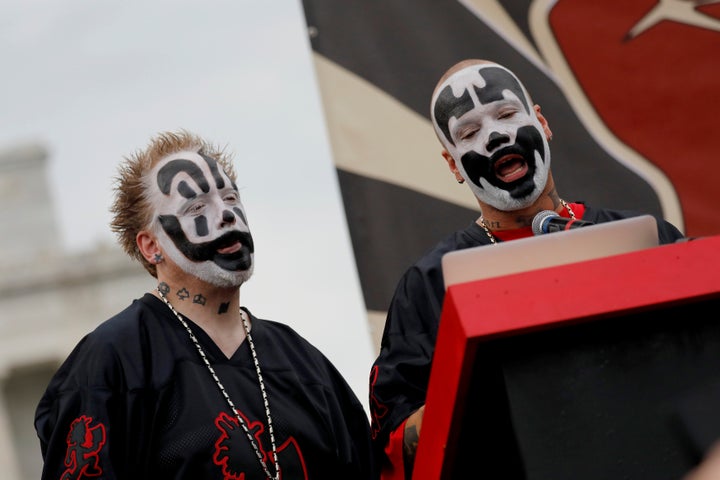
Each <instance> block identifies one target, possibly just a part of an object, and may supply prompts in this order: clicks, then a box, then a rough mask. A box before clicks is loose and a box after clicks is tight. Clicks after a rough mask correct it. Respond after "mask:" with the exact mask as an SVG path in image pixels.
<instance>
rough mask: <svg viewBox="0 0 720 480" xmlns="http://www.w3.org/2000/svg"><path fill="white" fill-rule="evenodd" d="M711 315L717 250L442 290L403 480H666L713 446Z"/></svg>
mask: <svg viewBox="0 0 720 480" xmlns="http://www.w3.org/2000/svg"><path fill="white" fill-rule="evenodd" d="M551 235H552V234H551ZM719 312H720V236H717V237H706V238H698V239H694V240H688V241H681V242H678V243H675V244H671V245H662V246H657V247H654V248H649V249H645V250H640V251H635V252H631V253H624V254H620V255H612V256H608V257H604V258H596V259H592V260H588V261H581V262H575V263H570V264H566V265H560V266H553V267H549V268H542V269H539V270H533V271H527V272H521V273H513V274H509V275H503V276H500V277H495V278H489V279H483V280H476V281H469V282H465V283H459V284H456V285H452V286H450V287H448V289H447V293H446V297H445V303H444V305H443V311H442V316H441V322H440V327H439V331H438V339H437V344H436V348H435V353H434V358H433V365H432V370H431V374H430V382H429V388H428V394H427V399H426V407H425V414H424V419H423V424H422V430H421V435H420V442H419V445H418V451H417V456H416V460H415V467H414V471H413V472H414V473H413V479H414V480H438V479H454V478H464V475H463V474H468V475H469V476H470V478H488V479H502V480H508V479H510V480H512V479H527V480H564V479H567V480H578V479H582V480H593V479H598V480H608V479H621V478H622V479H638V480H645V479H653V480H662V479H674V480H677V479H679V478H680V477H681V476H682V475H683V474H684V473H685V472H687V471H688V470H689V469H690V468H692V467H693V466H694V465H695V464H696V463H697V462H698V461H699V460H700V457H701V455H702V453H703V452H704V450H705V449H706V448H707V447H708V446H709V444H710V443H711V442H712V441H713V440H715V439H720V313H719Z"/></svg>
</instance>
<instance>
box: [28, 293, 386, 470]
mask: <svg viewBox="0 0 720 480" xmlns="http://www.w3.org/2000/svg"><path fill="white" fill-rule="evenodd" d="M248 314H249V312H248ZM251 319H252V330H251V334H252V338H253V342H254V344H255V348H256V351H257V355H258V361H259V363H260V367H261V369H262V376H263V382H264V384H265V387H266V390H267V396H268V402H269V405H270V410H271V417H272V426H273V429H274V437H275V444H276V448H277V451H278V462H279V464H280V467H281V471H282V478H288V479H289V478H293V479H295V478H298V479H337V478H346V479H370V478H376V477H375V474H374V466H373V463H372V458H371V455H370V440H369V422H368V417H367V414H366V413H365V411H364V410H363V407H362V405H361V403H360V402H359V401H358V399H357V398H356V396H355V395H354V393H353V392H352V390H351V388H350V387H349V385H348V384H347V383H346V382H345V380H344V379H343V377H342V376H341V375H340V373H339V372H338V371H337V370H336V369H335V367H334V366H333V365H332V364H331V362H330V361H329V360H328V359H327V358H326V357H325V356H324V355H323V354H322V353H321V352H320V351H319V350H317V349H316V348H315V347H314V346H312V345H311V344H310V343H308V342H307V341H306V340H305V339H303V338H302V337H301V336H300V335H298V334H297V333H296V332H295V331H294V330H292V329H291V328H290V327H288V326H286V325H284V324H281V323H278V322H273V321H268V320H261V319H258V318H255V317H253V316H252V315H251ZM186 320H187V321H188V324H189V326H190V328H191V330H192V331H193V333H194V335H195V337H196V338H197V340H198V341H199V343H200V345H201V346H202V348H203V350H204V351H205V353H206V355H207V358H208V360H209V361H210V363H211V364H212V366H213V368H214V370H215V372H216V373H217V376H218V378H219V379H220V382H221V383H222V384H223V386H224V387H225V389H226V391H227V393H228V395H229V396H230V398H231V400H232V402H233V403H234V405H235V407H236V409H237V412H238V414H239V415H241V416H242V417H243V418H244V419H245V420H246V424H247V426H248V428H249V430H250V432H251V433H252V435H253V436H254V437H255V439H256V444H257V445H258V446H259V450H260V453H261V454H262V455H263V456H264V460H265V461H266V463H268V464H269V469H270V471H271V472H274V471H275V468H274V464H273V461H272V448H271V442H270V436H269V433H268V422H267V418H266V413H265V406H264V403H263V398H262V394H261V391H260V384H259V381H258V376H257V372H256V369H255V366H254V363H253V359H252V354H251V351H250V347H249V343H248V341H247V340H246V341H244V342H243V343H242V344H241V345H240V347H239V348H238V350H237V351H236V352H235V353H234V355H233V356H232V357H231V358H229V359H228V358H227V357H226V356H225V355H224V354H223V353H222V352H221V351H220V349H219V348H218V347H217V345H215V343H214V342H213V341H212V340H211V339H210V338H209V336H208V335H207V334H206V333H205V332H204V331H203V330H202V329H201V328H199V327H198V326H197V325H195V324H194V323H192V322H191V321H190V320H189V319H186ZM35 426H36V429H37V432H38V436H39V438H40V443H41V449H42V453H43V458H44V462H45V466H44V470H43V477H42V478H43V479H51V478H52V479H57V478H89V477H93V476H94V477H96V478H103V479H115V478H127V479H133V480H137V479H145V478H147V479H150V478H152V479H207V480H210V479H231V478H245V479H248V480H249V479H261V478H265V475H264V472H263V470H262V468H261V466H260V462H259V461H258V458H257V453H256V451H255V450H254V449H253V447H252V446H251V443H250V441H249V439H248V438H247V435H246V433H245V431H244V430H243V428H242V426H241V425H240V424H239V422H238V420H237V418H236V417H235V416H234V415H233V414H232V412H231V410H230V407H229V406H228V403H227V401H226V400H225V398H224V397H223V395H222V393H221V391H220V389H219V387H218V385H217V383H216V382H215V381H214V380H213V378H212V376H211V374H210V372H209V371H208V369H207V367H206V365H205V364H204V363H203V361H202V359H201V357H200V354H199V353H198V351H197V349H196V347H195V345H194V344H193V343H192V341H191V340H190V337H189V334H188V332H187V331H186V330H185V328H184V327H183V326H182V325H181V324H180V322H178V319H177V318H176V317H175V316H174V315H173V313H172V312H171V311H170V310H169V309H168V307H167V306H166V305H164V304H163V302H162V301H161V300H159V299H158V298H156V297H154V296H153V295H150V294H146V295H145V296H144V297H143V298H141V299H138V300H135V301H134V302H133V303H132V304H131V305H130V306H129V307H128V308H126V309H125V310H124V311H122V312H120V313H119V314H117V315H115V316H114V317H113V318H111V319H109V320H107V321H106V322H104V323H102V324H101V325H100V326H98V327H97V329H96V330H95V331H93V332H92V333H90V334H88V335H87V336H86V337H85V338H83V339H82V340H81V341H80V342H79V344H78V345H77V346H76V348H75V349H74V351H73V352H72V353H71V354H70V356H69V357H68V358H67V360H66V361H65V363H64V364H63V365H62V366H61V367H60V369H59V370H58V372H57V373H56V374H55V376H54V377H53V379H52V380H51V382H50V384H49V386H48V388H47V391H46V393H45V395H44V396H43V398H42V399H41V401H40V404H39V406H38V408H37V412H36V419H35ZM243 475H244V476H243Z"/></svg>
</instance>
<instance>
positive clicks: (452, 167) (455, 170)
mask: <svg viewBox="0 0 720 480" xmlns="http://www.w3.org/2000/svg"><path fill="white" fill-rule="evenodd" d="M442 156H443V158H444V159H445V161H446V162H447V164H448V168H450V171H451V172H452V173H453V175H455V180H457V182H458V183H463V182H464V181H465V179H464V178H463V176H462V174H461V173H460V170H458V168H457V165H456V164H455V159H454V158H453V157H452V155H450V152H448V151H447V150H444V149H443V151H442Z"/></svg>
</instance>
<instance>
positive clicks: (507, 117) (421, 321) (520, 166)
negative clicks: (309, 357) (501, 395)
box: [370, 59, 683, 480]
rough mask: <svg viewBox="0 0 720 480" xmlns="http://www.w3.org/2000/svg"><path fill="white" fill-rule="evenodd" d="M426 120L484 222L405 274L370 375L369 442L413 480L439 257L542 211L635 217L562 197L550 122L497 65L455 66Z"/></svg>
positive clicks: (493, 237) (516, 233) (510, 232)
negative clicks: (553, 160)
mask: <svg viewBox="0 0 720 480" xmlns="http://www.w3.org/2000/svg"><path fill="white" fill-rule="evenodd" d="M430 116H431V120H432V124H433V127H434V129H435V133H436V134H437V137H438V139H439V140H440V143H441V145H442V148H443V150H442V156H443V158H444V159H445V161H446V162H447V165H448V167H449V169H450V172H451V173H452V175H453V176H454V177H455V179H456V180H457V182H458V183H459V184H467V185H468V186H469V187H470V190H471V191H472V193H473V194H474V195H475V198H476V199H477V202H478V205H479V207H480V216H479V217H478V218H475V219H472V222H471V223H470V224H469V225H468V227H466V228H465V229H463V230H460V231H457V232H454V233H453V234H451V235H450V236H448V237H447V238H446V239H445V240H443V241H441V242H440V243H439V244H437V245H435V246H434V247H433V248H432V249H431V250H430V251H429V252H428V253H427V254H426V255H424V256H423V257H422V258H420V259H419V260H418V261H417V262H415V264H413V265H412V266H411V267H410V268H409V269H408V270H407V271H406V272H405V273H404V275H403V276H402V278H401V279H400V281H399V283H398V285H397V288H396V290H395V294H394V296H393V299H392V301H391V304H390V307H389V309H388V314H387V318H386V323H385V330H384V332H383V337H382V342H381V349H380V354H379V355H378V357H377V359H376V361H375V363H374V364H373V367H372V370H371V374H370V408H371V421H372V437H373V441H374V443H375V447H376V452H377V454H378V455H379V457H380V458H381V461H382V462H383V465H382V476H383V478H384V479H393V480H399V479H410V478H411V474H412V466H413V464H414V461H415V451H416V449H417V444H418V439H419V435H420V428H421V425H422V417H423V412H424V408H425V395H426V393H427V387H428V381H429V377H430V366H431V360H432V355H433V351H434V346H435V341H436V338H437V331H438V325H439V320H440V313H441V310H442V305H443V299H444V295H445V285H444V283H443V276H442V268H441V258H442V256H443V255H445V254H446V253H448V252H451V251H455V250H460V249H465V248H471V247H478V246H482V245H488V246H489V248H492V245H494V244H497V243H499V242H506V241H512V240H514V239H518V238H524V237H530V236H532V235H533V230H532V227H531V224H532V221H533V218H535V216H536V215H537V214H538V213H539V212H541V211H545V210H549V211H552V212H555V213H557V215H558V216H560V217H564V218H567V219H576V220H583V221H585V222H591V223H603V222H609V221H613V220H619V219H623V218H628V217H632V216H637V215H640V214H641V213H640V212H632V211H617V210H609V209H603V208H596V207H593V206H591V205H587V204H585V203H582V202H568V201H565V200H564V199H562V198H561V197H560V195H559V193H558V190H557V188H556V186H555V181H554V179H553V175H552V170H551V168H550V163H551V162H550V159H551V156H550V145H549V142H550V140H552V131H551V130H550V126H549V123H548V121H547V119H546V118H545V117H544V116H543V114H542V113H541V112H540V106H538V105H536V104H534V103H533V101H532V99H531V98H530V95H529V93H528V92H527V90H526V89H525V87H524V86H523V84H522V82H521V81H520V80H519V79H518V78H517V77H516V76H515V74H514V73H513V72H511V71H510V70H508V69H507V68H505V67H504V66H502V65H499V64H497V63H494V62H490V61H486V60H476V59H471V60H464V61H461V62H459V63H457V64H455V65H453V66H452V67H451V68H450V69H449V70H448V71H447V72H446V73H445V74H444V75H443V76H442V78H441V79H440V80H439V82H438V84H437V86H436V88H435V90H434V92H433V95H432V100H431V103H430ZM656 220H657V227H658V236H659V241H660V243H673V242H675V241H676V240H678V239H681V238H683V235H682V233H681V232H680V231H679V230H678V229H677V228H676V227H675V226H673V225H671V224H670V223H668V222H666V221H665V220H663V219H662V218H656ZM570 294H572V293H571V292H570ZM488 301H497V299H488ZM468 408H472V406H468ZM506 473H507V472H506ZM493 478H497V477H493ZM502 478H509V477H502Z"/></svg>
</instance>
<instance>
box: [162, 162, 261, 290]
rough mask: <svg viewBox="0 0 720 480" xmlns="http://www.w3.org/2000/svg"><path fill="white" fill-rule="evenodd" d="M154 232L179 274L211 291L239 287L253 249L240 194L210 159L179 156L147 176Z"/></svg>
mask: <svg viewBox="0 0 720 480" xmlns="http://www.w3.org/2000/svg"><path fill="white" fill-rule="evenodd" d="M149 182H150V184H149V188H148V191H149V192H150V199H151V204H152V205H153V207H154V231H155V233H156V234H157V235H158V238H159V242H160V245H161V246H162V248H163V249H164V250H165V252H166V253H167V256H168V257H169V258H170V259H171V260H172V261H173V262H175V263H176V264H177V265H178V266H179V267H180V268H181V269H182V270H184V271H185V272H187V273H189V274H191V275H194V276H196V277H198V278H200V279H201V280H204V281H206V282H208V283H211V284H213V285H217V286H221V287H230V286H240V285H241V284H242V283H243V282H245V281H246V280H248V279H249V278H250V276H251V275H252V269H253V252H254V251H255V247H254V245H253V239H252V236H251V235H250V230H249V229H248V225H247V220H246V218H245V212H244V210H243V206H242V203H241V202H240V193H239V192H238V189H237V187H236V186H235V184H234V183H233V182H232V181H231V180H230V178H229V177H228V176H227V174H226V173H225V172H224V171H222V170H221V169H220V166H219V164H218V163H217V162H216V161H215V160H213V159H212V158H209V157H205V156H202V155H199V154H197V153H195V152H180V153H176V154H173V155H170V156H168V157H167V158H165V159H163V160H162V161H160V162H159V163H158V165H157V166H156V167H155V168H154V169H153V171H152V172H151V174H150V175H149Z"/></svg>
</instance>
